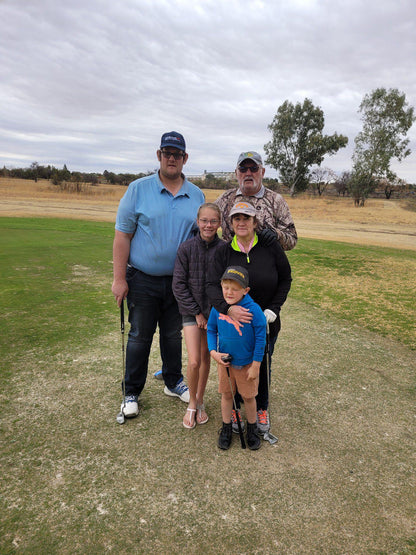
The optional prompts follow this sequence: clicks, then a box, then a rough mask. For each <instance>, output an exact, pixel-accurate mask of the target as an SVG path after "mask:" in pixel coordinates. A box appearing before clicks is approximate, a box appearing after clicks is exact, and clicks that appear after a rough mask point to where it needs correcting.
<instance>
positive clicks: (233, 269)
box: [221, 266, 248, 289]
mask: <svg viewBox="0 0 416 555" xmlns="http://www.w3.org/2000/svg"><path fill="white" fill-rule="evenodd" d="M223 279H232V280H233V281H237V282H238V283H239V284H240V285H241V286H242V287H243V288H244V289H246V288H247V287H248V272H247V270H246V269H245V268H243V267H242V266H229V267H228V268H227V269H226V270H225V272H224V273H223V275H222V278H221V281H222V280H223Z"/></svg>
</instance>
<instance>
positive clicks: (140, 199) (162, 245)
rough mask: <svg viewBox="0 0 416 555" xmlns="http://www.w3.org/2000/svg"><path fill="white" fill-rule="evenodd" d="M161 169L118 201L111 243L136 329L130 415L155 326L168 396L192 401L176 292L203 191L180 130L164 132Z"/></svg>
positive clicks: (128, 380)
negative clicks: (189, 175) (189, 170)
mask: <svg viewBox="0 0 416 555" xmlns="http://www.w3.org/2000/svg"><path fill="white" fill-rule="evenodd" d="M157 158H158V160H159V162H160V168H159V171H158V172H157V173H155V174H153V175H150V176H147V177H143V178H141V179H137V180H136V181H133V182H132V183H130V185H129V187H128V189H127V191H126V193H125V194H124V196H123V198H122V199H121V201H120V204H119V208H118V212H117V219H116V226H115V237H114V244H113V264H114V281H113V286H112V292H113V294H114V296H115V298H116V301H117V304H118V306H120V305H121V303H122V301H123V299H125V298H126V297H127V306H128V309H129V322H130V331H129V335H128V341H127V348H126V370H125V403H123V404H122V409H121V410H122V412H123V413H124V415H125V416H126V417H130V418H131V417H134V416H137V415H138V413H139V408H138V403H137V401H138V397H139V395H140V394H141V392H142V390H143V388H144V384H145V382H146V377H147V368H148V361H149V353H150V348H151V345H152V341H153V336H154V333H155V331H156V326H157V325H159V332H160V338H159V343H160V354H161V357H162V363H163V364H162V368H163V379H164V382H165V389H164V392H165V393H166V395H170V396H175V397H179V398H180V399H181V400H182V401H184V402H185V403H187V402H188V401H189V392H188V388H187V387H186V385H185V383H184V382H183V375H182V337H181V328H182V319H181V316H180V314H179V310H178V305H177V303H176V300H175V297H174V295H173V292H172V274H173V268H174V264H175V257H176V251H177V250H178V247H179V245H180V244H181V243H183V242H184V241H186V240H187V239H189V238H190V237H191V236H192V234H193V231H194V230H195V229H196V215H197V211H198V208H199V206H200V205H201V204H202V203H203V202H205V198H204V194H203V193H202V191H201V190H200V189H199V188H198V187H196V186H195V185H193V184H192V183H190V182H189V181H188V180H187V179H186V178H185V176H184V174H183V173H182V168H183V166H184V164H186V161H187V160H188V154H187V153H186V145H185V140H184V138H183V136H182V135H181V134H180V133H176V132H175V131H171V132H169V133H165V134H164V135H162V139H161V144H160V149H159V150H158V151H157Z"/></svg>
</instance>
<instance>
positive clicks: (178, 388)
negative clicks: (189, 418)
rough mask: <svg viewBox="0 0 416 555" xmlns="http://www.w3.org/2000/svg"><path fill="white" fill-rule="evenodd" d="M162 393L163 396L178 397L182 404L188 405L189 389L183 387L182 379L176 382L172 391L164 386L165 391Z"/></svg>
mask: <svg viewBox="0 0 416 555" xmlns="http://www.w3.org/2000/svg"><path fill="white" fill-rule="evenodd" d="M163 391H164V393H165V395H169V396H170V397H179V399H180V400H181V401H183V402H184V403H189V389H188V387H187V386H186V385H185V383H184V381H183V378H181V379H180V380H179V381H178V383H177V384H176V385H175V387H174V388H173V389H169V388H168V386H167V385H165V389H164V390H163Z"/></svg>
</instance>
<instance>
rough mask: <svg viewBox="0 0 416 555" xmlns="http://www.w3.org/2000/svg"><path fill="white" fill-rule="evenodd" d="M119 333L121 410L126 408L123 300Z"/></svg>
mask: <svg viewBox="0 0 416 555" xmlns="http://www.w3.org/2000/svg"><path fill="white" fill-rule="evenodd" d="M120 331H121V352H122V361H123V364H122V371H123V374H122V376H123V380H122V382H121V383H122V391H123V409H124V407H125V406H126V364H125V349H124V299H123V300H122V301H121V305H120Z"/></svg>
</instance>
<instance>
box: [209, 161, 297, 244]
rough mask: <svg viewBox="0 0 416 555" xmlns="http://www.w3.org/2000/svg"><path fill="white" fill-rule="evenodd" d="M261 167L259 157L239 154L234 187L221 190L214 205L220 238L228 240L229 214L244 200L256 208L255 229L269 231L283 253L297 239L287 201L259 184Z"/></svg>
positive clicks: (261, 178) (260, 181)
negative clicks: (220, 230) (235, 205)
mask: <svg viewBox="0 0 416 555" xmlns="http://www.w3.org/2000/svg"><path fill="white" fill-rule="evenodd" d="M264 172H265V168H264V167H263V161H262V159H261V156H260V154H258V153H257V152H254V151H250V152H242V153H241V154H240V156H239V158H238V162H237V169H236V170H235V173H236V176H237V180H238V187H237V188H236V189H230V190H229V191H225V193H223V194H222V195H221V196H220V197H219V198H218V199H217V200H216V201H215V202H216V204H217V205H218V206H219V208H220V210H221V213H222V238H223V239H224V240H225V241H229V240H230V239H231V238H232V235H233V232H232V229H231V222H230V221H229V217H228V215H229V213H230V210H231V208H232V207H233V206H234V204H235V203H236V202H238V201H239V200H248V201H249V202H250V203H251V204H252V205H253V206H254V207H255V209H256V219H257V226H258V230H262V229H271V230H272V231H274V232H275V233H276V235H277V239H278V241H279V243H280V244H281V246H282V248H283V249H284V250H286V251H289V250H291V249H293V248H294V247H295V246H296V243H297V240H298V236H297V233H296V228H295V224H294V222H293V218H292V216H291V214H290V210H289V206H288V205H287V202H286V201H285V199H284V198H283V197H282V195H279V194H278V193H276V192H275V191H272V190H270V189H267V187H265V186H264V185H263V176H264Z"/></svg>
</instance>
